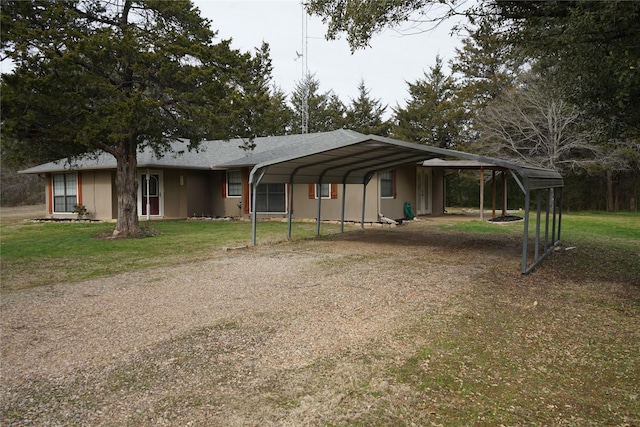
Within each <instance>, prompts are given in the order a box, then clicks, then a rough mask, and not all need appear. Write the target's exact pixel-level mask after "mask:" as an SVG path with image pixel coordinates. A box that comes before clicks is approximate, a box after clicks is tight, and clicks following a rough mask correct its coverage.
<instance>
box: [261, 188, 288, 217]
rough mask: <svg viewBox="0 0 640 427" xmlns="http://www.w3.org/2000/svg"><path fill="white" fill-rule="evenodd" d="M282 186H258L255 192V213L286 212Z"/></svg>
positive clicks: (284, 192) (284, 194)
mask: <svg viewBox="0 0 640 427" xmlns="http://www.w3.org/2000/svg"><path fill="white" fill-rule="evenodd" d="M285 187H286V186H285V185H284V184H260V185H258V189H257V192H256V212H286V210H287V207H286V190H285Z"/></svg>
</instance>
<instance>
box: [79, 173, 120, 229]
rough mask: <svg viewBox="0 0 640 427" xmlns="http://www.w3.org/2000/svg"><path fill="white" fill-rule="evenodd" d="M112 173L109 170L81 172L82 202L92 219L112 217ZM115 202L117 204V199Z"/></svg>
mask: <svg viewBox="0 0 640 427" xmlns="http://www.w3.org/2000/svg"><path fill="white" fill-rule="evenodd" d="M112 175H113V172H111V171H83V172H82V188H81V191H82V204H83V205H85V206H86V208H87V210H88V211H89V212H90V217H91V218H93V219H100V220H111V219H113V216H112V211H113V205H114V200H113V197H112V192H111V182H112ZM115 203H116V204H117V199H116V201H115ZM116 211H117V206H116Z"/></svg>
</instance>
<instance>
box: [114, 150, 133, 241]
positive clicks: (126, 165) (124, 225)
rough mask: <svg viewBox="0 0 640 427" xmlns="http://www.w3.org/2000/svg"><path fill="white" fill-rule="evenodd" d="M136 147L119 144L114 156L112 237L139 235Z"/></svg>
mask: <svg viewBox="0 0 640 427" xmlns="http://www.w3.org/2000/svg"><path fill="white" fill-rule="evenodd" d="M136 155H137V145H136V144H135V142H132V141H127V142H125V143H123V144H121V146H120V149H119V150H118V152H117V155H116V163H117V166H116V192H117V195H118V222H117V223H116V229H115V231H114V232H113V234H114V236H131V235H137V234H139V233H140V223H139V222H138V179H137V172H138V159H137V158H136Z"/></svg>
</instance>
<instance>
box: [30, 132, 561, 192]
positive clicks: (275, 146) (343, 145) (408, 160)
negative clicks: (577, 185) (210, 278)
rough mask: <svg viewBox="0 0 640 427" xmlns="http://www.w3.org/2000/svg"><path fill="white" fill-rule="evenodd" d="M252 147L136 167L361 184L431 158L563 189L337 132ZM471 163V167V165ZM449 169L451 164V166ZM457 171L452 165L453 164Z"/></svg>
mask: <svg viewBox="0 0 640 427" xmlns="http://www.w3.org/2000/svg"><path fill="white" fill-rule="evenodd" d="M254 143H255V148H254V149H253V150H250V151H247V150H243V149H242V148H240V147H241V146H242V145H243V144H244V141H243V140H242V139H232V140H229V141H222V140H216V141H203V142H202V143H201V144H200V147H199V148H198V150H192V151H189V150H188V142H187V141H175V142H173V143H172V144H171V150H170V152H169V153H167V154H166V155H165V156H163V157H157V156H155V154H154V153H153V152H152V150H150V149H149V148H145V149H144V150H142V151H141V152H140V153H139V154H138V167H139V168H182V169H200V170H226V169H231V168H237V167H253V171H252V175H255V176H256V177H258V178H259V180H260V182H263V183H282V182H295V183H317V182H320V181H321V182H326V183H329V182H330V183H343V182H344V183H347V184H352V183H363V182H365V181H366V180H367V177H369V178H370V177H371V176H372V174H373V173H375V172H377V171H383V170H388V169H392V168H394V167H397V166H402V165H407V164H417V163H420V162H424V161H425V160H431V161H432V162H433V161H435V160H433V159H442V158H446V159H458V160H460V159H462V160H464V161H466V162H467V163H466V164H467V165H471V164H472V163H475V164H476V165H477V167H478V168H479V167H480V166H486V167H500V168H505V169H509V170H511V171H512V172H515V173H517V174H518V175H519V176H520V177H521V178H522V179H523V181H524V184H523V185H524V186H525V187H526V188H528V189H537V188H550V187H561V186H562V185H563V180H562V176H561V175H560V174H559V173H558V172H555V171H552V170H548V169H541V168H536V167H532V166H527V165H521V164H518V163H514V162H510V161H506V160H500V159H493V158H489V157H484V156H478V155H475V154H470V153H464V152H461V151H454V150H446V149H442V148H438V147H431V146H427V145H420V144H413V143H409V142H405V141H399V140H395V139H391V138H384V137H380V136H376V135H363V134H361V133H358V132H354V131H350V130H345V129H339V130H335V131H331V132H321V133H312V134H297V135H284V136H271V137H262V138H256V139H255V140H254ZM469 162H471V163H469ZM452 165H453V164H452ZM115 167H116V161H115V158H114V157H113V156H111V155H110V154H107V153H103V152H101V153H98V154H97V155H95V156H93V157H85V158H81V159H77V160H70V159H63V160H60V161H58V162H51V163H46V164H43V165H40V166H36V167H33V168H29V169H26V170H23V171H21V172H22V173H31V174H35V173H47V172H62V171H68V170H95V169H115ZM453 167H454V168H455V167H456V166H455V165H453Z"/></svg>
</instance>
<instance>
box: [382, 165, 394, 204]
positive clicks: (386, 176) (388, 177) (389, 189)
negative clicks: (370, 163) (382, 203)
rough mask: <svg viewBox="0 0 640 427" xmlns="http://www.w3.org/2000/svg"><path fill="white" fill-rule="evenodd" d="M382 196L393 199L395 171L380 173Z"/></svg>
mask: <svg viewBox="0 0 640 427" xmlns="http://www.w3.org/2000/svg"><path fill="white" fill-rule="evenodd" d="M380 197H384V198H389V199H393V197H394V194H393V172H392V171H388V172H383V173H381V174H380Z"/></svg>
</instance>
